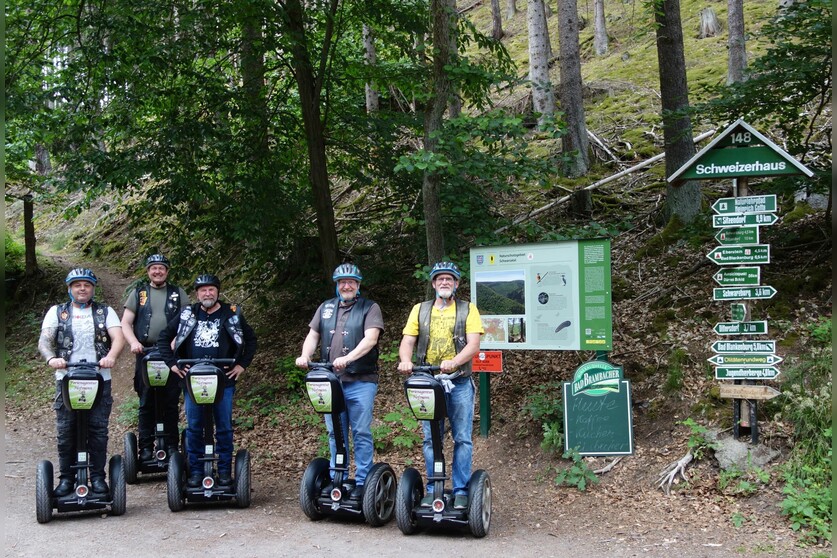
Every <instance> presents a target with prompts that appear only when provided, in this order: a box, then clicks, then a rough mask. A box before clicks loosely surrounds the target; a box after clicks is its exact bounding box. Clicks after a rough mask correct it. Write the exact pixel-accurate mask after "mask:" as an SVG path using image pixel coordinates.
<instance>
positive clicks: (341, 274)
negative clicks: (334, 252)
mask: <svg viewBox="0 0 837 558" xmlns="http://www.w3.org/2000/svg"><path fill="white" fill-rule="evenodd" d="M340 279H354V280H356V281H358V282H360V281H363V275H361V274H360V270H359V269H358V268H357V266H356V265H355V264H351V263H342V264H340V265H338V266H337V268H336V269H335V270H334V273H333V274H332V275H331V280H332V281H334V282H335V283H336V282H337V281H339V280H340Z"/></svg>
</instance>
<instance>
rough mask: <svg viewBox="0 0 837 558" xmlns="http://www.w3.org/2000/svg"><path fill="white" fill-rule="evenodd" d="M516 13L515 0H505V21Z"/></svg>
mask: <svg viewBox="0 0 837 558" xmlns="http://www.w3.org/2000/svg"><path fill="white" fill-rule="evenodd" d="M516 13H517V0H506V19H511V18H513V17H514V14H516Z"/></svg>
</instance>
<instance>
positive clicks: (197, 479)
mask: <svg viewBox="0 0 837 558" xmlns="http://www.w3.org/2000/svg"><path fill="white" fill-rule="evenodd" d="M202 480H203V475H202V474H200V473H192V474H191V475H189V480H188V481H186V484H187V485H188V486H189V488H198V487H199V486H200V485H201V481H202Z"/></svg>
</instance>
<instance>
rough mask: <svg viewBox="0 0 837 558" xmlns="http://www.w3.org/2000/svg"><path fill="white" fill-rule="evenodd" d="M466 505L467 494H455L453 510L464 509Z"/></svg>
mask: <svg viewBox="0 0 837 558" xmlns="http://www.w3.org/2000/svg"><path fill="white" fill-rule="evenodd" d="M467 507H468V495H467V494H457V495H456V496H454V498H453V509H455V510H464V509H466V508H467Z"/></svg>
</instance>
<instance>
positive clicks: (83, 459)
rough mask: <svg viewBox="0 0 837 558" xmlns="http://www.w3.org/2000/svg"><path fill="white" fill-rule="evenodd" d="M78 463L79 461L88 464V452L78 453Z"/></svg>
mask: <svg viewBox="0 0 837 558" xmlns="http://www.w3.org/2000/svg"><path fill="white" fill-rule="evenodd" d="M76 461H78V462H79V463H86V462H87V452H86V451H80V452H78V457H77V459H76Z"/></svg>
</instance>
